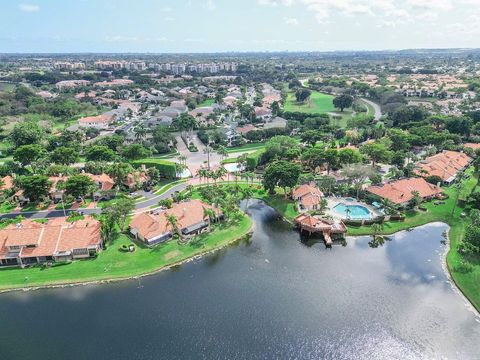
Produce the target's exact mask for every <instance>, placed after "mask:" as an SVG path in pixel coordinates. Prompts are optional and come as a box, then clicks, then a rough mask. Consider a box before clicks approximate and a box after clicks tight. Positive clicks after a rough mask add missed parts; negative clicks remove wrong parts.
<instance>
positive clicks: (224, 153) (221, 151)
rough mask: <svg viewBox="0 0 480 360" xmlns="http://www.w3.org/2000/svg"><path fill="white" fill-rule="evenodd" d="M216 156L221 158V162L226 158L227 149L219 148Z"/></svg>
mask: <svg viewBox="0 0 480 360" xmlns="http://www.w3.org/2000/svg"><path fill="white" fill-rule="evenodd" d="M217 154H218V155H220V156H221V157H222V160H224V159H225V158H226V157H227V156H228V152H227V148H226V147H225V146H219V147H218V149H217Z"/></svg>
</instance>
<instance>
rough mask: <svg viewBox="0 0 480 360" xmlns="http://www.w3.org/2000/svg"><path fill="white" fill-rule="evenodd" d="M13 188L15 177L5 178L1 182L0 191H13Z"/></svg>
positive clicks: (8, 176)
mask: <svg viewBox="0 0 480 360" xmlns="http://www.w3.org/2000/svg"><path fill="white" fill-rule="evenodd" d="M13 188H14V184H13V177H11V176H10V175H7V176H4V177H3V178H2V179H1V180H0V191H5V190H11V189H13Z"/></svg>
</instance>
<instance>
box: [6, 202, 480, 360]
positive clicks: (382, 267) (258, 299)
mask: <svg viewBox="0 0 480 360" xmlns="http://www.w3.org/2000/svg"><path fill="white" fill-rule="evenodd" d="M248 211H249V214H250V215H251V216H252V218H253V220H254V222H255V230H254V234H253V237H252V238H251V239H250V240H248V241H243V242H240V243H238V244H236V245H234V246H232V247H229V248H227V249H224V250H222V251H219V252H216V253H214V254H212V255H210V256H207V257H205V258H203V259H200V260H197V261H195V262H191V263H188V264H185V265H182V266H181V267H178V268H176V269H174V270H169V271H165V272H161V273H159V274H157V275H153V276H149V277H145V278H141V279H136V280H130V281H123V282H118V283H112V284H103V285H95V286H83V287H73V288H63V289H46V290H38V291H30V292H14V293H7V294H2V295H0V323H1V324H2V325H1V327H2V336H1V337H0V349H1V351H2V358H3V359H28V360H29V359H37V360H38V359H63V358H65V359H67V358H68V359H89V358H92V359H194V358H195V359H197V358H200V359H274V358H276V359H286V358H297V359H331V358H335V359H430V358H449V359H478V354H480V341H479V340H478V339H480V322H479V318H478V317H477V316H476V315H475V313H474V312H473V311H472V310H471V309H470V307H469V304H468V303H467V302H466V301H465V300H464V298H463V297H462V296H461V295H460V294H459V292H458V291H457V290H456V289H455V288H454V287H453V286H452V284H451V283H450V281H449V280H448V277H447V275H446V273H445V270H444V268H443V266H442V259H443V258H444V253H445V250H446V245H445V244H444V242H443V240H444V237H443V233H444V231H445V230H447V226H446V225H444V224H439V223H435V224H430V225H427V226H423V227H420V228H417V229H415V230H413V231H410V232H406V231H405V232H400V233H398V234H396V235H395V236H392V237H391V239H390V240H389V241H385V243H384V244H383V246H382V245H381V246H378V247H377V248H372V247H370V246H369V242H370V241H371V238H370V237H359V238H348V239H347V243H346V245H345V246H342V245H334V246H333V248H332V249H326V248H325V246H324V244H323V243H322V242H320V241H316V240H315V239H301V238H300V236H299V234H298V232H297V231H294V230H292V228H291V225H289V224H286V223H284V222H282V221H280V220H279V219H278V216H277V214H276V213H275V212H274V211H273V210H272V209H271V208H270V207H268V206H266V205H265V204H263V203H261V202H259V201H250V207H249V209H248ZM302 240H304V241H302Z"/></svg>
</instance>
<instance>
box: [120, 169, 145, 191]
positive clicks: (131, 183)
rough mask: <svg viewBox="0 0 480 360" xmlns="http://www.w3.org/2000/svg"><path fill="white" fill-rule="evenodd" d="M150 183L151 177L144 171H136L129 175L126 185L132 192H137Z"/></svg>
mask: <svg viewBox="0 0 480 360" xmlns="http://www.w3.org/2000/svg"><path fill="white" fill-rule="evenodd" d="M149 181H150V176H148V175H147V174H146V173H145V172H143V171H135V172H133V173H130V174H128V175H127V178H126V179H125V181H124V183H123V184H124V185H125V186H126V187H128V188H129V189H130V190H135V189H138V188H141V187H142V186H144V185H145V184H147V183H148V182H149Z"/></svg>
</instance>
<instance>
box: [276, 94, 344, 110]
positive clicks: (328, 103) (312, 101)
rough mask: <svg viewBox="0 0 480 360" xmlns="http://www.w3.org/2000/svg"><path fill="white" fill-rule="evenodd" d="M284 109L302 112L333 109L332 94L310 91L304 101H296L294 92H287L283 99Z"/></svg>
mask: <svg viewBox="0 0 480 360" xmlns="http://www.w3.org/2000/svg"><path fill="white" fill-rule="evenodd" d="M284 110H285V111H288V112H297V111H298V112H304V113H308V114H323V113H327V112H332V111H335V107H334V106H333V95H329V94H324V93H321V92H318V91H312V95H310V98H309V99H308V101H306V102H305V103H298V102H297V100H296V99H295V94H294V93H293V92H289V93H288V96H287V100H286V101H285V106H284Z"/></svg>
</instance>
